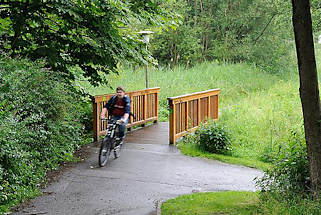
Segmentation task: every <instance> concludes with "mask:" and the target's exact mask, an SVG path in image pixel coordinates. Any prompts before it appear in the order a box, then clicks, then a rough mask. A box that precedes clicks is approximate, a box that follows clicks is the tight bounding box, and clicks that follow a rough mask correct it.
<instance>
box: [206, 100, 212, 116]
mask: <svg viewBox="0 0 321 215" xmlns="http://www.w3.org/2000/svg"><path fill="white" fill-rule="evenodd" d="M210 114H211V96H209V97H207V117H208V118H211V115H210Z"/></svg>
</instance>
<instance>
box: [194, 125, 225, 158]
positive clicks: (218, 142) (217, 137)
mask: <svg viewBox="0 0 321 215" xmlns="http://www.w3.org/2000/svg"><path fill="white" fill-rule="evenodd" d="M195 136H196V139H197V142H198V145H199V147H200V149H201V150H204V151H207V152H211V153H217V154H225V153H226V152H227V151H228V150H230V148H229V146H230V144H231V141H230V133H229V132H228V131H227V128H226V127H225V126H223V125H221V124H219V123H217V122H216V121H214V120H211V121H209V122H208V123H206V124H201V125H200V126H199V127H198V128H197V130H196V131H195Z"/></svg>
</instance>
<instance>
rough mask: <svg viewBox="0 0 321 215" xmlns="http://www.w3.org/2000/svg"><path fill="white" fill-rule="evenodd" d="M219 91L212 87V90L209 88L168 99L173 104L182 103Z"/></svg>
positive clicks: (215, 93)
mask: <svg viewBox="0 0 321 215" xmlns="http://www.w3.org/2000/svg"><path fill="white" fill-rule="evenodd" d="M219 92H220V89H214V90H209V91H204V92H199V93H193V94H189V95H184V96H176V97H170V98H168V99H171V100H173V104H176V103H182V102H186V101H190V100H194V99H199V98H203V97H208V96H212V95H218V94H219Z"/></svg>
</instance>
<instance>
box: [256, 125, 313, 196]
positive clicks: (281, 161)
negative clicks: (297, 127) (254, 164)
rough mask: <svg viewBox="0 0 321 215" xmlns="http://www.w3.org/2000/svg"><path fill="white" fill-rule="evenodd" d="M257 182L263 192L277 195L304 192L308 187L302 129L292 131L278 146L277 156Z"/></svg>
mask: <svg viewBox="0 0 321 215" xmlns="http://www.w3.org/2000/svg"><path fill="white" fill-rule="evenodd" d="M257 184H258V185H259V186H260V187H261V189H262V191H263V192H270V193H278V195H279V194H280V195H293V196H295V195H297V194H305V193H308V192H307V191H308V190H309V189H310V178H309V165H308V158H307V151H306V144H305V139H304V134H303V131H300V132H293V133H292V136H291V137H290V138H289V140H288V144H284V145H283V147H282V148H280V153H279V158H278V160H276V162H275V163H274V167H273V169H271V170H268V171H266V172H265V174H264V176H263V178H262V179H260V180H257Z"/></svg>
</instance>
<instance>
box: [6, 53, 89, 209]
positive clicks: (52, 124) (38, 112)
mask: <svg viewBox="0 0 321 215" xmlns="http://www.w3.org/2000/svg"><path fill="white" fill-rule="evenodd" d="M0 71H1V72H0V101H1V102H0V179H1V180H0V205H2V206H1V207H0V213H1V211H4V210H5V207H9V206H11V205H12V204H15V203H17V202H20V201H22V200H23V199H24V198H28V197H32V196H34V195H35V194H36V193H37V188H38V187H39V185H40V184H41V183H42V182H43V181H44V179H45V174H46V171H47V170H49V169H53V168H56V167H57V166H58V164H59V163H61V162H63V161H66V160H71V159H72V153H73V151H74V150H75V148H77V147H78V146H79V145H80V143H81V137H82V124H81V123H80V121H81V120H80V118H79V117H80V116H83V114H82V113H81V112H82V111H83V108H84V107H83V106H82V103H81V101H82V99H83V98H82V97H81V96H79V94H76V93H75V92H74V91H73V90H72V87H71V86H70V84H69V83H66V82H65V81H64V79H63V78H61V77H59V76H57V75H56V73H54V72H52V71H51V70H50V69H45V68H42V67H41V63H40V62H39V63H31V62H29V61H27V60H12V59H10V58H6V57H1V58H0Z"/></svg>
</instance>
